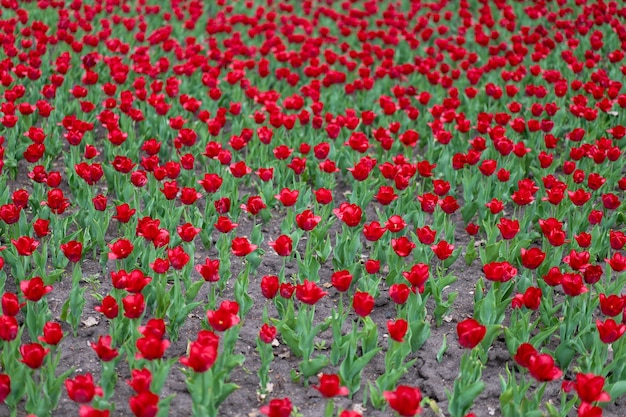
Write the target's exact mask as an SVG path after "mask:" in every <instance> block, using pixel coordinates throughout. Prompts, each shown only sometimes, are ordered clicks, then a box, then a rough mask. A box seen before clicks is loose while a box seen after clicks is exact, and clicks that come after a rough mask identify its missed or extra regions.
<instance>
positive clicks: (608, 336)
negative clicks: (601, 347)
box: [596, 319, 626, 344]
mask: <svg viewBox="0 0 626 417" xmlns="http://www.w3.org/2000/svg"><path fill="white" fill-rule="evenodd" d="M596 327H597V328H598V334H599V335H600V340H601V341H602V343H607V344H608V343H613V342H615V341H617V340H618V339H619V338H620V337H622V336H623V335H624V333H625V332H626V324H622V323H620V324H617V323H616V322H615V320H613V319H607V320H605V321H601V320H596Z"/></svg>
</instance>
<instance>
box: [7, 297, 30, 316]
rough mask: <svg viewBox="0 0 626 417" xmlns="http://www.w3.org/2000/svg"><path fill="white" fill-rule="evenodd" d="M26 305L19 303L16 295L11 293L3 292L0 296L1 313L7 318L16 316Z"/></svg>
mask: <svg viewBox="0 0 626 417" xmlns="http://www.w3.org/2000/svg"><path fill="white" fill-rule="evenodd" d="M25 305H26V303H21V304H20V302H19V299H18V298H17V294H15V293H12V292H5V293H4V294H2V313H3V314H5V315H7V316H11V317H14V316H17V313H19V311H20V310H21V308H22V307H24V306H25Z"/></svg>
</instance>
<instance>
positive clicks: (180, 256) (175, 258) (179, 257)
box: [167, 246, 190, 270]
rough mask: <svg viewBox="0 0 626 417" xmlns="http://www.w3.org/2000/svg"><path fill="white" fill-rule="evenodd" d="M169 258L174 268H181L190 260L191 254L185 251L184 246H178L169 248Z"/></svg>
mask: <svg viewBox="0 0 626 417" xmlns="http://www.w3.org/2000/svg"><path fill="white" fill-rule="evenodd" d="M167 259H168V260H169V261H170V265H171V266H172V268H174V269H176V270H181V269H183V268H184V267H185V265H187V263H188V262H189V259H190V256H189V255H188V254H187V252H185V250H184V249H183V248H182V246H176V247H175V248H173V249H168V250H167Z"/></svg>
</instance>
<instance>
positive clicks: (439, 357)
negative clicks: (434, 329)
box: [437, 334, 448, 363]
mask: <svg viewBox="0 0 626 417" xmlns="http://www.w3.org/2000/svg"><path fill="white" fill-rule="evenodd" d="M446 350H448V338H447V336H446V335H445V334H444V335H443V342H442V343H441V347H440V348H439V352H437V362H439V363H441V361H442V360H443V355H445V353H446Z"/></svg>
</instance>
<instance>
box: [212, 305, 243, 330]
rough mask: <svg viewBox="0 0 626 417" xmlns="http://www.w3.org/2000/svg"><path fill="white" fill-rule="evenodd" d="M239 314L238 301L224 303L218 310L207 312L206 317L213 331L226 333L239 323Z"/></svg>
mask: <svg viewBox="0 0 626 417" xmlns="http://www.w3.org/2000/svg"><path fill="white" fill-rule="evenodd" d="M238 313H239V304H237V302H236V301H222V304H220V307H219V308H218V309H217V310H209V311H207V313H206V316H207V321H208V322H209V325H210V326H211V327H212V328H213V329H215V330H217V331H218V332H224V331H226V330H228V329H230V328H231V327H233V326H236V325H237V324H238V323H239V321H240V318H239V316H238V315H237V314H238Z"/></svg>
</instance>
